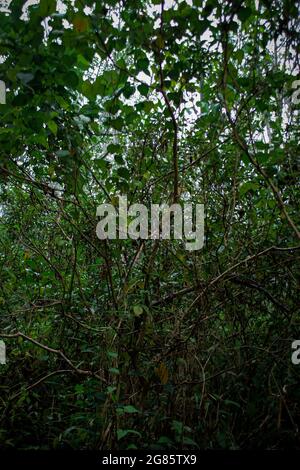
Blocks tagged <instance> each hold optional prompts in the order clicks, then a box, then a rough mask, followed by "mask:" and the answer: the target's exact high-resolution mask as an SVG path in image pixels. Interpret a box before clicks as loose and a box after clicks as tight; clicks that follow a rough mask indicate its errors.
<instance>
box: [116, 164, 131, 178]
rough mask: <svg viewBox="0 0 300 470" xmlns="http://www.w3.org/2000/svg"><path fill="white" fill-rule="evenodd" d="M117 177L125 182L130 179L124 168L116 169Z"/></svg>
mask: <svg viewBox="0 0 300 470" xmlns="http://www.w3.org/2000/svg"><path fill="white" fill-rule="evenodd" d="M118 175H119V176H120V177H121V178H124V179H126V180H128V179H130V173H129V171H128V170H127V168H126V167H125V166H121V167H120V168H118Z"/></svg>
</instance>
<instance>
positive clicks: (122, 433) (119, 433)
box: [117, 429, 142, 441]
mask: <svg viewBox="0 0 300 470" xmlns="http://www.w3.org/2000/svg"><path fill="white" fill-rule="evenodd" d="M128 434H134V435H136V436H138V437H142V435H141V433H140V432H138V431H134V430H133V429H118V430H117V439H118V441H120V440H121V439H123V438H124V437H125V436H127V435H128Z"/></svg>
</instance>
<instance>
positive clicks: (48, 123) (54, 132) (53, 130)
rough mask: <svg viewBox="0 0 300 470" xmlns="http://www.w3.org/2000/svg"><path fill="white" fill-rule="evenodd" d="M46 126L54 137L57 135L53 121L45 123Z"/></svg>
mask: <svg viewBox="0 0 300 470" xmlns="http://www.w3.org/2000/svg"><path fill="white" fill-rule="evenodd" d="M47 126H48V127H49V129H50V131H51V132H52V133H53V134H54V135H56V134H57V124H56V122H55V121H49V122H47Z"/></svg>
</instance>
